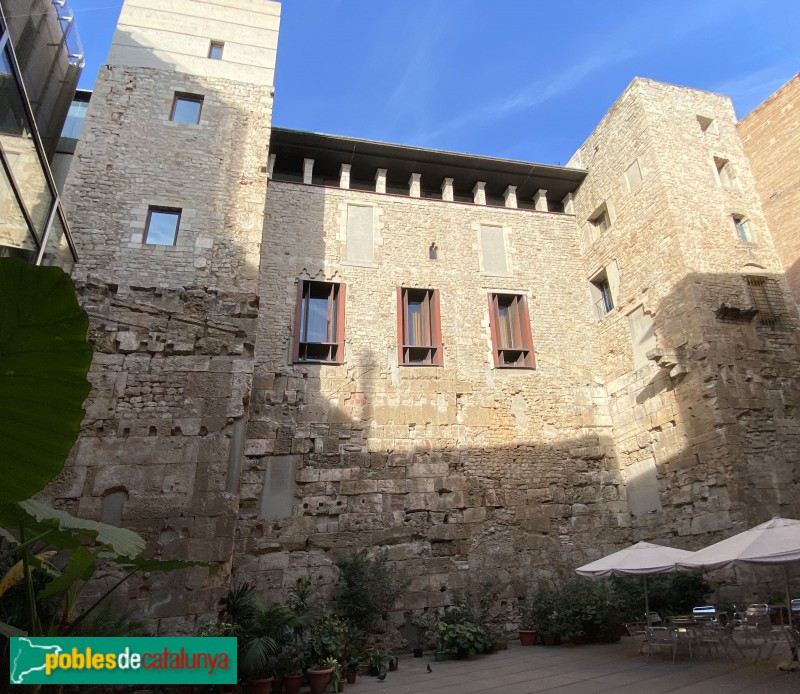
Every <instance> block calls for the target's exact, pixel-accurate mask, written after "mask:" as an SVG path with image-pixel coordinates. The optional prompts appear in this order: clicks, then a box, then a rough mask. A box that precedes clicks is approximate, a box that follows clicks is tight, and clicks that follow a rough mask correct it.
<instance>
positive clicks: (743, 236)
mask: <svg viewBox="0 0 800 694" xmlns="http://www.w3.org/2000/svg"><path fill="white" fill-rule="evenodd" d="M733 223H734V225H735V226H736V235H737V236H738V237H739V240H740V241H744V242H745V243H750V242H751V241H752V240H753V239H752V236H751V234H750V223H749V222H748V221H747V220H746V219H745V218H744V217H742V216H741V215H738V214H735V215H733Z"/></svg>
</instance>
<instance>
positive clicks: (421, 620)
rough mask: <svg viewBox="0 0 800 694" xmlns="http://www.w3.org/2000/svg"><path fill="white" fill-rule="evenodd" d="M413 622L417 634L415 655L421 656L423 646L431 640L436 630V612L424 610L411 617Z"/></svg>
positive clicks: (416, 656)
mask: <svg viewBox="0 0 800 694" xmlns="http://www.w3.org/2000/svg"><path fill="white" fill-rule="evenodd" d="M411 624H412V625H413V626H414V630H415V632H416V635H417V646H416V648H414V657H415V658H421V657H422V654H423V648H424V646H425V645H426V643H427V642H429V641H430V640H431V637H432V635H433V633H434V632H435V630H436V614H435V613H434V612H423V613H422V614H418V615H414V616H413V617H412V618H411Z"/></svg>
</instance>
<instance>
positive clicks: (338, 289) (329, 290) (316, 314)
mask: <svg viewBox="0 0 800 694" xmlns="http://www.w3.org/2000/svg"><path fill="white" fill-rule="evenodd" d="M344 295H345V288H344V285H343V284H339V283H336V282H314V281H311V280H301V281H300V283H299V285H298V288H297V306H296V307H295V329H294V349H293V357H292V358H293V361H294V362H320V363H328V364H341V363H343V362H344Z"/></svg>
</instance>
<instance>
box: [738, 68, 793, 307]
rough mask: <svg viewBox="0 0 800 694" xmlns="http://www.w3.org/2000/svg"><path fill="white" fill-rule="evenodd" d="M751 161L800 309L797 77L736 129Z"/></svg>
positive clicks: (788, 279)
mask: <svg viewBox="0 0 800 694" xmlns="http://www.w3.org/2000/svg"><path fill="white" fill-rule="evenodd" d="M736 128H737V131H738V133H739V137H741V139H742V145H743V146H744V151H745V153H746V154H747V158H748V159H749V161H750V167H751V169H752V171H753V175H754V177H755V182H756V189H757V190H758V194H759V195H760V196H761V204H762V206H763V209H764V217H765V218H766V220H767V223H768V224H769V228H770V231H771V232H772V240H773V242H774V244H775V250H776V251H777V252H778V255H779V256H780V259H781V262H782V263H783V270H784V272H785V273H786V279H787V281H788V283H789V290H790V291H791V293H792V300H793V301H794V303H795V304H796V305H798V306H800V264H798V258H799V257H800V230H799V229H798V226H797V210H798V209H800V173H799V172H798V167H797V163H796V162H797V159H796V154H797V153H798V152H800V75H797V76H795V77H794V78H793V79H791V80H790V81H789V82H788V83H787V84H785V85H784V86H783V87H781V89H779V90H778V91H777V92H775V93H774V94H773V95H772V96H771V97H769V99H767V100H766V101H765V102H764V103H763V104H761V105H760V106H759V107H758V108H756V109H755V110H753V111H751V112H750V114H748V116H747V117H746V118H743V119H742V120H741V121H740V122H739V123H738V124H737V126H736Z"/></svg>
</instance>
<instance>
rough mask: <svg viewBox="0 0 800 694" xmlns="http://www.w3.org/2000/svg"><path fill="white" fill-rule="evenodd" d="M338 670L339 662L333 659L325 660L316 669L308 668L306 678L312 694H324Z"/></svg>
mask: <svg viewBox="0 0 800 694" xmlns="http://www.w3.org/2000/svg"><path fill="white" fill-rule="evenodd" d="M338 669H339V661H338V660H336V658H331V657H329V658H325V659H324V660H322V661H321V662H320V663H319V665H317V666H315V667H310V668H308V670H306V677H307V678H308V686H309V687H310V689H311V694H323V692H324V691H325V690H326V689H327V688H328V685H329V684H330V682H331V680H332V679H333V673H334V672H335V671H337V670H338Z"/></svg>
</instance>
